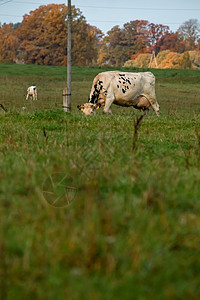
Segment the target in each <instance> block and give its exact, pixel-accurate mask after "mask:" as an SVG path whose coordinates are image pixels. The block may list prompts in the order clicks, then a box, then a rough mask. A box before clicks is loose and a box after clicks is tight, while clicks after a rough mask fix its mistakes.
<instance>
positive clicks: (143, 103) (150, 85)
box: [78, 71, 159, 115]
mask: <svg viewBox="0 0 200 300" xmlns="http://www.w3.org/2000/svg"><path fill="white" fill-rule="evenodd" d="M88 102H89V103H85V104H82V105H79V106H78V108H79V109H81V110H82V111H83V112H84V113H85V114H93V112H94V111H95V110H96V108H95V105H96V104H98V103H100V104H101V105H102V106H103V107H104V109H103V111H104V113H112V111H111V105H112V103H114V104H117V105H121V106H126V107H129V106H133V107H134V108H136V109H140V110H143V111H146V110H147V111H148V110H149V108H150V107H152V108H153V110H154V111H155V113H156V114H157V115H159V104H158V102H157V100H156V95H155V77H154V75H153V74H152V73H151V72H139V73H129V72H120V71H108V72H102V73H99V74H98V75H97V76H96V77H95V78H94V80H93V84H92V89H91V92H90V97H89V100H88ZM89 104H90V105H89ZM83 108H84V109H83ZM89 110H90V112H89Z"/></svg>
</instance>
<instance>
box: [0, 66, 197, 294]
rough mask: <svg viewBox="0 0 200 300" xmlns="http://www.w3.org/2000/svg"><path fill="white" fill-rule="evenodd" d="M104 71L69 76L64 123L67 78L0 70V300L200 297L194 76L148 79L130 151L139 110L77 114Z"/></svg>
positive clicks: (37, 69) (58, 70) (26, 69)
mask: <svg viewBox="0 0 200 300" xmlns="http://www.w3.org/2000/svg"><path fill="white" fill-rule="evenodd" d="M111 69H112V68H100V67H99V68H98V67H73V68H72V112H71V113H64V112H63V110H62V108H61V107H62V90H63V88H64V87H65V86H66V68H64V67H50V66H36V65H34V66H32V65H0V104H3V105H4V107H5V108H6V109H7V111H6V112H5V111H4V110H3V109H1V108H0V182H1V184H0V230H1V231H0V296H1V299H3V300H13V299H20V300H27V299H34V300H35V299H41V300H43V299H45V300H55V299H56V300H65V299H73V300H76V299H77V300H79V299H81V300H82V299H83V300H89V299H91V300H97V299H104V300H112V299H115V300H121V299H124V300H129V299H130V300H131V299H139V300H143V299H156V300H157V299H170V300H171V299H181V300H183V299H199V298H200V277H199V270H200V201H199V200H200V121H199V117H200V71H198V70H188V71H186V70H158V69H152V70H151V71H152V72H153V73H154V75H155V76H156V95H157V100H158V103H159V104H160V111H161V116H160V117H157V116H156V115H155V113H154V112H153V111H152V110H151V111H150V113H149V114H148V115H147V116H145V117H144V118H143V120H142V122H141V124H140V128H139V130H138V138H137V141H136V147H134V148H133V142H134V124H135V121H136V118H137V117H139V116H140V114H141V113H140V112H139V111H136V110H134V109H133V108H122V107H118V106H113V115H112V116H107V115H103V114H102V112H101V109H99V110H98V111H97V115H96V116H84V115H83V114H82V113H81V112H80V111H78V110H77V108H76V106H77V104H81V103H84V102H86V101H87V99H88V96H89V92H90V89H91V85H92V80H93V78H94V76H95V75H96V74H98V73H99V72H102V71H104V70H111ZM120 70H123V71H127V70H129V71H133V72H137V71H145V70H141V69H140V70H139V69H124V68H121V69H120ZM30 85H37V87H38V101H26V100H25V96H24V94H25V93H26V89H27V87H28V86H30Z"/></svg>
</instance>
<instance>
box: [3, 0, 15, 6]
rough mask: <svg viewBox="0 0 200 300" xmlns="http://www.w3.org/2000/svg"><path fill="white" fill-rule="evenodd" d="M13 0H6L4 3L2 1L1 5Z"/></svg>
mask: <svg viewBox="0 0 200 300" xmlns="http://www.w3.org/2000/svg"><path fill="white" fill-rule="evenodd" d="M12 1H13V0H8V1H6V2H4V3H1V4H0V6H2V5H4V4H6V3H8V2H12Z"/></svg>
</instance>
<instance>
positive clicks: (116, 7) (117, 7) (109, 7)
mask: <svg viewBox="0 0 200 300" xmlns="http://www.w3.org/2000/svg"><path fill="white" fill-rule="evenodd" d="M77 6H78V7H85V8H95V9H96V8H98V9H128V10H129V9H134V10H136V9H137V10H164V11H166V10H183V11H188V10H191V11H196V10H200V8H152V7H119V6H93V5H77Z"/></svg>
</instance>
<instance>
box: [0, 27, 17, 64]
mask: <svg viewBox="0 0 200 300" xmlns="http://www.w3.org/2000/svg"><path fill="white" fill-rule="evenodd" d="M18 47H19V40H18V37H17V36H16V34H15V31H14V29H13V24H8V25H4V26H3V27H2V28H1V29H0V62H13V60H14V59H15V57H16V53H17V50H18Z"/></svg>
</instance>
